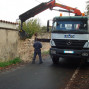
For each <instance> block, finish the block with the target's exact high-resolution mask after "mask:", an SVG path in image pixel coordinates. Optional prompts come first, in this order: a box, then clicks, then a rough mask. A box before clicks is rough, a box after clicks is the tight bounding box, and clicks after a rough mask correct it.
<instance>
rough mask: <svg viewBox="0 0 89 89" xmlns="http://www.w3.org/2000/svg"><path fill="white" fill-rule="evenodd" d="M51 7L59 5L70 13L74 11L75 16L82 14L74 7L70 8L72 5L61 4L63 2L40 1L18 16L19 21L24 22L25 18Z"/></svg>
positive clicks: (53, 0)
mask: <svg viewBox="0 0 89 89" xmlns="http://www.w3.org/2000/svg"><path fill="white" fill-rule="evenodd" d="M53 7H60V8H63V9H66V10H68V11H70V12H72V13H75V15H77V16H80V15H81V14H82V13H81V11H80V10H78V9H76V8H72V7H69V6H66V5H63V4H59V3H55V0H51V1H49V2H46V3H41V4H39V5H38V6H36V7H34V8H32V9H30V10H28V11H26V12H25V13H23V14H21V15H20V16H19V19H20V20H21V22H24V21H26V20H27V19H29V18H31V17H34V16H35V15H37V14H39V13H41V12H42V11H44V10H46V9H48V8H50V9H51V8H53Z"/></svg>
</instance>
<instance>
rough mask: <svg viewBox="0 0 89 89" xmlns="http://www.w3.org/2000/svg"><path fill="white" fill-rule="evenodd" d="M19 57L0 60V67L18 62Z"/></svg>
mask: <svg viewBox="0 0 89 89" xmlns="http://www.w3.org/2000/svg"><path fill="white" fill-rule="evenodd" d="M20 62H21V59H20V58H18V57H17V58H15V59H13V60H10V61H7V62H0V67H6V66H9V65H12V64H16V63H20Z"/></svg>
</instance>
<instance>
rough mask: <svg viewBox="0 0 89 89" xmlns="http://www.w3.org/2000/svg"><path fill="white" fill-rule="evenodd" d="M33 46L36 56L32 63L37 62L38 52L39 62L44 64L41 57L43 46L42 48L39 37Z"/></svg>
mask: <svg viewBox="0 0 89 89" xmlns="http://www.w3.org/2000/svg"><path fill="white" fill-rule="evenodd" d="M33 47H34V57H33V61H32V64H34V63H35V59H36V56H37V54H38V56H39V64H42V63H43V62H42V57H41V48H42V44H41V43H40V42H39V41H37V39H35V42H34V44H33Z"/></svg>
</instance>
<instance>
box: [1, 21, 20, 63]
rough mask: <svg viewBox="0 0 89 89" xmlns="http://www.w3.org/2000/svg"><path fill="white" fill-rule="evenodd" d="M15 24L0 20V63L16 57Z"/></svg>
mask: <svg viewBox="0 0 89 89" xmlns="http://www.w3.org/2000/svg"><path fill="white" fill-rule="evenodd" d="M16 26H17V24H16V23H12V22H7V21H1V20H0V61H8V60H12V59H14V58H16V57H18V50H17V47H18V39H19V36H18V30H16Z"/></svg>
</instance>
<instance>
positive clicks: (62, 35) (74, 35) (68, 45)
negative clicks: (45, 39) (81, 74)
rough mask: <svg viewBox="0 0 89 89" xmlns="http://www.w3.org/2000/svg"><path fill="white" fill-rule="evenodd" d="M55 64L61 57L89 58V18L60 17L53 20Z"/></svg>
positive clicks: (52, 43)
mask: <svg viewBox="0 0 89 89" xmlns="http://www.w3.org/2000/svg"><path fill="white" fill-rule="evenodd" d="M50 44H51V48H50V56H51V58H52V61H53V63H58V61H59V57H78V58H86V59H87V58H88V57H89V17H88V16H60V17H55V18H54V19H53V25H52V30H51V40H50Z"/></svg>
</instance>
